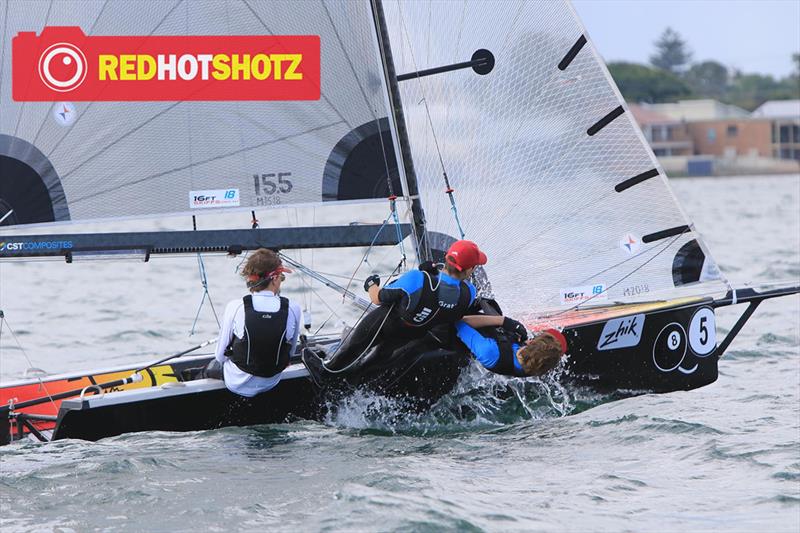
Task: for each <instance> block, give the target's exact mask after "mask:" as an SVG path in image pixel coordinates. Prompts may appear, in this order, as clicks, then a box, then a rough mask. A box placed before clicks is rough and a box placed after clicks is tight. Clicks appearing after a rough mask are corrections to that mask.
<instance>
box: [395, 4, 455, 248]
mask: <svg viewBox="0 0 800 533" xmlns="http://www.w3.org/2000/svg"><path fill="white" fill-rule="evenodd" d="M397 8H398V10H399V12H400V26H401V27H402V29H403V34H404V35H405V37H406V41H407V42H408V51H409V53H410V55H411V62H412V63H413V64H414V71H415V72H417V73H418V74H417V85H418V86H419V90H420V92H421V93H422V100H420V101H421V102H422V104H424V106H425V116H426V117H427V118H428V127H429V128H430V131H431V135H432V136H433V143H434V146H435V147H436V155H437V156H438V157H439V165H440V166H441V167H442V176H443V177H444V184H445V193H446V194H447V197H448V198H449V200H450V211H451V212H452V213H453V218H454V219H455V222H456V227H457V228H458V234H459V235H460V236H461V238H462V239H463V238H464V235H465V233H464V229H463V228H462V226H461V220H460V218H459V216H458V206H457V205H456V199H455V196H454V195H453V193H454V192H455V189H453V187H451V186H450V178H448V176H447V169H446V167H445V164H444V158H443V157H442V150H441V149H440V147H439V138H438V137H437V136H436V128H434V127H433V119H432V118H431V110H430V107H429V106H428V97H427V95H426V94H425V86H424V84H423V83H422V79H421V76H419V72H420V69H419V66H418V65H417V59H416V57H415V56H414V47H413V46H412V44H411V39H410V37H409V34H408V30H407V29H406V24H405V16H404V15H403V8H402V6H401V5H400V4H399V3H398V5H397ZM429 34H430V32H429Z"/></svg>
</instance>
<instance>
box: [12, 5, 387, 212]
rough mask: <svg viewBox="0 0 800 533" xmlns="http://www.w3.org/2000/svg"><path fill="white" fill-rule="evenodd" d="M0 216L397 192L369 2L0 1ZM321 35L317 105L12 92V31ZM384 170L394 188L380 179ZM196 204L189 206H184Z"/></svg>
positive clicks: (183, 208)
mask: <svg viewBox="0 0 800 533" xmlns="http://www.w3.org/2000/svg"><path fill="white" fill-rule="evenodd" d="M0 17H2V21H1V22H0V28H2V29H4V33H3V35H2V37H0V165H2V169H3V172H2V173H0V218H2V217H3V216H5V215H9V212H10V211H13V213H11V214H10V215H9V216H7V217H6V218H5V220H4V221H3V222H0V224H2V225H5V226H14V225H22V224H30V223H47V222H64V221H68V220H69V221H82V220H95V219H103V218H111V217H114V218H120V217H141V216H151V215H162V214H176V213H191V214H198V213H200V212H206V209H205V208H204V207H203V206H202V205H200V206H190V205H191V204H190V195H197V194H198V193H200V194H202V193H204V192H209V191H211V192H214V191H226V190H236V191H237V194H236V195H235V196H236V198H235V200H233V201H231V202H228V203H227V205H228V206H230V208H235V207H239V208H246V209H250V208H257V209H263V208H267V207H272V206H278V205H281V206H286V205H300V204H314V203H319V202H323V201H336V200H353V199H361V198H386V197H387V196H388V195H389V189H390V188H391V189H392V190H393V192H395V193H397V194H400V179H399V174H400V172H399V171H398V168H397V163H396V158H395V156H394V149H393V147H392V140H391V135H390V134H389V123H388V120H387V119H386V117H387V115H388V111H387V104H386V96H385V93H386V87H385V82H384V75H383V67H382V65H381V63H380V60H379V56H378V54H377V53H376V44H375V43H376V35H375V29H374V22H373V16H372V11H371V8H370V5H369V3H368V2H325V1H322V0H309V1H306V2H303V3H302V7H300V5H299V4H298V3H297V2H294V1H291V0H287V1H283V2H280V1H259V0H255V1H252V0H251V1H249V2H238V1H217V0H207V1H202V0H192V1H188V0H170V1H162V0H157V1H155V0H154V1H138V2H99V1H66V0H53V1H50V0H42V1H37V0H8V1H6V2H4V3H3V5H2V6H0ZM56 26H78V27H80V28H81V30H82V31H83V32H84V33H85V34H86V35H93V36H131V35H153V36H184V35H213V36H227V35H318V36H319V37H320V42H321V55H322V60H321V69H322V71H321V79H322V84H321V98H320V99H319V100H318V101H266V102H265V101H161V102H70V101H68V100H69V96H68V93H65V96H64V99H65V102H16V101H14V100H13V99H12V76H11V72H12V39H13V38H14V36H16V35H17V34H18V33H19V32H22V31H26V32H36V34H37V35H40V34H41V33H42V31H43V29H44V28H45V27H56ZM387 172H388V173H389V175H390V176H391V179H392V186H391V187H390V186H389V185H388V183H387V182H388V181H389V180H387ZM195 207H197V209H196V208H195Z"/></svg>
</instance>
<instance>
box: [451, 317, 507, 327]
mask: <svg viewBox="0 0 800 533" xmlns="http://www.w3.org/2000/svg"><path fill="white" fill-rule="evenodd" d="M503 318H504V317H502V316H500V315H469V316H465V317H463V318H462V319H461V320H463V321H464V322H466V323H467V324H469V325H470V326H472V327H473V328H475V329H478V328H488V327H496V328H499V327H500V326H502V325H503Z"/></svg>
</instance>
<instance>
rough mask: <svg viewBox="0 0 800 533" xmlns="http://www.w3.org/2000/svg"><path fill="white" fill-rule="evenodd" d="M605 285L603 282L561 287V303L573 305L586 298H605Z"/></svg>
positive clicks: (606, 297)
mask: <svg viewBox="0 0 800 533" xmlns="http://www.w3.org/2000/svg"><path fill="white" fill-rule="evenodd" d="M607 299H608V294H607V293H606V286H605V284H604V283H598V284H596V285H585V286H583V287H569V288H567V289H561V305H574V304H578V303H581V302H585V301H586V300H592V301H595V300H607Z"/></svg>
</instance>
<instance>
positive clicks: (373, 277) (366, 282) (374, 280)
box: [364, 274, 381, 292]
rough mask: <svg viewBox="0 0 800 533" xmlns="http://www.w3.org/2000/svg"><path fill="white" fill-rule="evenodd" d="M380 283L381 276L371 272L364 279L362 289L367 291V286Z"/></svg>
mask: <svg viewBox="0 0 800 533" xmlns="http://www.w3.org/2000/svg"><path fill="white" fill-rule="evenodd" d="M380 284H381V277H380V276H378V275H377V274H373V275H371V276H370V277H368V278H367V279H366V280H364V290H365V291H367V292H369V288H370V287H372V286H373V285H380Z"/></svg>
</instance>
